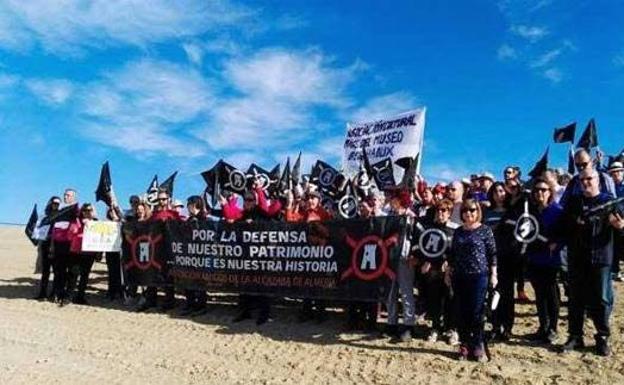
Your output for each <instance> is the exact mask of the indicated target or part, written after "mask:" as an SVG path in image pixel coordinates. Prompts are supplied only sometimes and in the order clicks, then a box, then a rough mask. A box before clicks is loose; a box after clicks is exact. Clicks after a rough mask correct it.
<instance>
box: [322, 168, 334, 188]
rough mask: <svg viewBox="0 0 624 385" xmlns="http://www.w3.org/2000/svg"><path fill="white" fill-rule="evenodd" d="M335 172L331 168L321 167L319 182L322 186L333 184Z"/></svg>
mask: <svg viewBox="0 0 624 385" xmlns="http://www.w3.org/2000/svg"><path fill="white" fill-rule="evenodd" d="M334 179H336V173H335V172H334V171H333V170H332V169H331V168H326V169H323V170H322V171H321V172H320V174H319V182H320V183H321V186H323V187H329V186H331V185H333V184H334Z"/></svg>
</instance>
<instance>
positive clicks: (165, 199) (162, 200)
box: [158, 198, 168, 202]
mask: <svg viewBox="0 0 624 385" xmlns="http://www.w3.org/2000/svg"><path fill="white" fill-rule="evenodd" d="M167 199H168V198H158V201H159V202H165V201H167Z"/></svg>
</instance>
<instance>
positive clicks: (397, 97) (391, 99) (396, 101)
mask: <svg viewBox="0 0 624 385" xmlns="http://www.w3.org/2000/svg"><path fill="white" fill-rule="evenodd" d="M418 106H419V102H418V99H417V98H416V97H415V96H413V95H412V94H410V93H408V92H395V93H391V94H386V95H382V96H378V97H374V98H372V99H370V100H368V101H367V102H366V103H365V104H364V105H363V106H361V107H359V108H357V109H356V110H355V111H353V112H352V113H351V114H350V116H349V120H350V121H351V122H365V121H369V120H376V119H383V118H387V117H388V116H391V115H395V114H398V113H401V112H406V111H409V110H411V109H414V108H416V107H418Z"/></svg>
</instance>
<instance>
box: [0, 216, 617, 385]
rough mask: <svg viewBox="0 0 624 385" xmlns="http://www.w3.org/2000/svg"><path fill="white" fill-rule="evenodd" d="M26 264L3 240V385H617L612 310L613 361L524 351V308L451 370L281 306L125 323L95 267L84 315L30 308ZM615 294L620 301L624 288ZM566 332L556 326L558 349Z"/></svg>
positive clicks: (19, 236) (450, 359)
mask: <svg viewBox="0 0 624 385" xmlns="http://www.w3.org/2000/svg"><path fill="white" fill-rule="evenodd" d="M34 263H35V250H34V248H33V247H32V246H31V245H30V244H29V243H28V241H27V240H26V238H25V237H24V236H23V230H22V229H20V228H15V227H2V228H0V323H1V324H2V328H1V329H0V357H1V358H0V383H1V384H33V383H38V384H57V383H58V384H74V383H75V384H103V383H108V384H148V383H149V384H151V385H155V384H315V385H317V384H344V383H357V384H430V383H433V384H480V383H496V384H530V385H537V384H571V383H575V384H596V383H600V384H603V383H604V384H624V345H623V343H622V338H621V334H622V332H623V331H624V312H623V311H622V306H621V305H620V303H617V306H616V310H615V312H614V317H613V319H612V326H613V334H614V335H613V338H612V346H613V352H614V354H613V356H612V357H610V358H606V359H605V358H599V357H597V356H595V355H594V354H593V351H592V350H591V349H589V350H588V351H586V352H575V353H571V354H569V355H560V354H557V353H555V352H552V351H549V350H548V349H546V348H544V347H540V346H530V345H529V344H528V342H527V341H526V340H525V339H523V338H522V336H523V335H526V334H529V333H531V332H534V331H535V329H536V325H537V320H536V316H535V309H534V305H532V304H530V305H522V306H519V307H518V309H517V311H518V318H517V322H516V329H515V332H516V334H517V336H516V338H513V339H512V341H511V342H510V343H508V344H504V345H501V344H496V345H492V346H491V352H492V355H493V360H492V361H491V362H489V363H487V364H478V363H473V362H461V363H460V362H457V361H456V360H455V359H454V354H453V353H454V351H455V349H454V348H451V347H450V346H448V345H447V344H446V343H444V342H437V343H428V342H426V341H424V340H423V338H422V337H420V338H416V339H415V340H413V341H412V342H411V343H409V344H398V345H393V344H390V343H389V342H388V340H387V339H382V338H373V337H370V336H368V335H365V334H353V333H346V332H343V330H344V328H343V326H344V315H343V314H342V313H332V315H331V317H330V319H329V321H328V322H325V323H323V324H320V325H318V324H314V323H310V324H298V323H297V322H296V321H295V317H294V315H293V314H294V309H293V308H292V307H290V308H289V307H283V306H282V307H280V306H278V307H277V309H276V311H275V321H274V322H271V323H268V324H266V325H263V326H261V327H257V326H256V325H255V323H254V322H253V321H247V322H243V323H240V324H232V323H231V322H230V320H231V318H232V316H233V314H234V312H235V309H234V308H233V307H232V306H231V305H228V301H227V300H228V298H227V297H219V301H218V303H214V302H212V303H211V308H210V311H209V312H208V313H207V314H205V315H202V316H198V317H194V318H181V317H179V316H177V315H176V311H172V312H170V313H168V314H162V313H147V314H137V313H132V312H130V311H128V310H127V309H126V308H125V307H124V306H123V305H122V304H119V303H110V302H108V301H106V300H105V299H104V296H103V294H102V292H101V290H102V289H104V285H105V276H104V275H103V274H102V273H103V271H104V270H105V266H104V265H102V264H97V265H96V267H95V270H96V271H95V273H94V275H93V277H94V285H93V287H92V288H91V290H90V291H89V293H88V297H87V299H88V300H89V302H90V304H91V305H90V306H80V305H69V306H66V307H63V308H59V307H57V306H56V305H55V304H52V303H49V302H38V301H35V300H32V299H30V297H32V296H33V295H34V292H35V289H34V286H35V285H36V284H37V281H38V276H36V275H33V274H32V272H33V267H34ZM616 289H617V290H616V291H617V294H616V295H617V296H618V299H619V296H620V295H621V294H622V293H624V285H622V284H618V285H617V286H616ZM564 312H565V308H564ZM587 326H588V327H587V329H586V330H587V332H586V335H587V336H586V342H587V343H588V344H590V345H593V339H592V337H591V334H592V333H593V328H592V327H591V325H590V323H589V322H588V323H587ZM565 327H566V322H565V321H564V319H562V320H561V331H562V333H561V335H560V342H562V341H563V340H564V339H565V334H564V333H563V331H565ZM422 333H424V331H422Z"/></svg>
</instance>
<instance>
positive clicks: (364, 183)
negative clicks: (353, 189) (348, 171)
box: [357, 172, 371, 190]
mask: <svg viewBox="0 0 624 385" xmlns="http://www.w3.org/2000/svg"><path fill="white" fill-rule="evenodd" d="M357 184H358V186H359V187H360V188H361V189H362V190H368V189H369V188H370V187H371V181H370V179H369V178H368V174H366V172H360V174H359V175H358V177H357Z"/></svg>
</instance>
